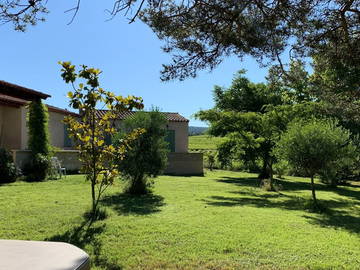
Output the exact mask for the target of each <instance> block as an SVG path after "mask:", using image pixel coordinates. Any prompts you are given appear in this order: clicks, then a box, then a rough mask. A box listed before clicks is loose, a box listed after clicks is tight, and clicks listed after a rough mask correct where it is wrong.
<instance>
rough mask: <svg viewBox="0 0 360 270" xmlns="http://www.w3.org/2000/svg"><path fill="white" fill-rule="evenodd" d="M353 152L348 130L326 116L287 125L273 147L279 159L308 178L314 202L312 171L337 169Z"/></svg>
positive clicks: (313, 174) (314, 172) (315, 172)
mask: <svg viewBox="0 0 360 270" xmlns="http://www.w3.org/2000/svg"><path fill="white" fill-rule="evenodd" d="M354 152H355V147H354V145H353V143H352V141H351V139H350V132H349V131H347V130H346V129H344V128H342V127H340V126H338V123H337V122H336V121H334V120H329V119H328V120H317V119H311V120H310V121H308V122H304V121H298V122H294V123H292V124H290V126H289V128H288V130H287V132H285V133H284V134H283V135H282V136H281V138H280V140H279V142H278V143H277V146H276V149H275V153H276V154H277V156H278V158H279V159H284V160H286V161H288V163H289V165H291V166H293V167H294V168H296V169H298V170H301V171H304V172H305V173H306V175H307V176H309V177H310V179H311V189H312V197H313V200H314V204H315V205H317V200H316V194H315V184H314V176H315V174H317V173H319V172H321V171H323V170H326V169H328V168H338V167H339V165H340V164H341V163H342V162H343V161H344V160H345V159H349V158H350V159H351V157H352V155H353V153H354Z"/></svg>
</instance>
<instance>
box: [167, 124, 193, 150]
mask: <svg viewBox="0 0 360 270" xmlns="http://www.w3.org/2000/svg"><path fill="white" fill-rule="evenodd" d="M167 129H169V130H175V152H176V153H187V152H188V146H189V136H188V129H189V123H188V122H168V124H167Z"/></svg>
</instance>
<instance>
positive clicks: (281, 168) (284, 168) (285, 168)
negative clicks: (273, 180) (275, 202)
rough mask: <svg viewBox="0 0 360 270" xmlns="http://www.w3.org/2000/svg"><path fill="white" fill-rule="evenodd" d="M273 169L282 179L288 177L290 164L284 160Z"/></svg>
mask: <svg viewBox="0 0 360 270" xmlns="http://www.w3.org/2000/svg"><path fill="white" fill-rule="evenodd" d="M273 169H274V172H275V174H276V175H277V176H278V177H279V178H280V179H282V178H283V176H284V175H287V174H288V172H289V164H288V163H287V162H286V161H284V160H280V161H278V162H277V163H275V164H274V165H273Z"/></svg>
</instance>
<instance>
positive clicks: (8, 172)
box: [0, 148, 18, 184]
mask: <svg viewBox="0 0 360 270" xmlns="http://www.w3.org/2000/svg"><path fill="white" fill-rule="evenodd" d="M17 176H18V171H17V169H16V166H15V164H14V161H13V158H12V155H11V153H10V152H9V151H7V150H6V149H4V148H0V184H1V183H11V182H15V180H16V177H17Z"/></svg>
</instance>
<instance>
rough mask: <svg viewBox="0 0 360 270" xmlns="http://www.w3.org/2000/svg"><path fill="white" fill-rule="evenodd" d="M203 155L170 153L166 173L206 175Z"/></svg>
mask: <svg viewBox="0 0 360 270" xmlns="http://www.w3.org/2000/svg"><path fill="white" fill-rule="evenodd" d="M203 164H204V163H203V154H202V153H169V154H168V165H167V167H166V169H165V171H164V173H165V174H168V175H204V168H203Z"/></svg>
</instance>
